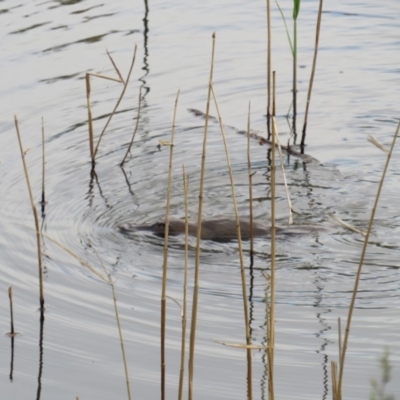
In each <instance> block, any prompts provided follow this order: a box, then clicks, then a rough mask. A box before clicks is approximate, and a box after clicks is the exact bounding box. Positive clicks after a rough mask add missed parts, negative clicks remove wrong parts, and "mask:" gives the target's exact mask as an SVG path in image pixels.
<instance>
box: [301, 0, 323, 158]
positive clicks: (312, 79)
mask: <svg viewBox="0 0 400 400" xmlns="http://www.w3.org/2000/svg"><path fill="white" fill-rule="evenodd" d="M322 5H323V0H320V1H319V9H318V18H317V28H316V32H315V48H314V59H313V65H312V70H311V77H310V84H309V85H308V93H307V105H306V111H305V115H304V124H303V131H302V135H301V144H300V146H301V148H302V151H303V152H304V145H305V140H306V130H307V122H308V110H309V108H310V102H311V92H312V87H313V83H314V76H315V69H316V67H317V55H318V44H319V32H320V30H321V17H322Z"/></svg>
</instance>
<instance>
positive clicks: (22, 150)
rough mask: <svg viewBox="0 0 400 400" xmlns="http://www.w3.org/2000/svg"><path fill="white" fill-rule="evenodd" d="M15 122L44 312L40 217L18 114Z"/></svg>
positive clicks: (41, 308)
mask: <svg viewBox="0 0 400 400" xmlns="http://www.w3.org/2000/svg"><path fill="white" fill-rule="evenodd" d="M14 122H15V129H16V130H17V136H18V143H19V149H20V151H21V159H22V164H23V167H24V173H25V180H26V184H27V186H28V192H29V199H30V201H31V207H32V212H33V218H34V220H35V229H36V244H37V254H38V268H39V301H40V310H41V312H42V314H43V311H44V294H43V266H42V244H41V240H40V228H39V217H38V212H37V208H36V205H35V200H34V198H33V192H32V187H31V182H30V180H29V173H28V167H27V165H26V160H25V152H24V149H23V146H22V139H21V134H20V132H19V125H18V118H17V116H16V115H14Z"/></svg>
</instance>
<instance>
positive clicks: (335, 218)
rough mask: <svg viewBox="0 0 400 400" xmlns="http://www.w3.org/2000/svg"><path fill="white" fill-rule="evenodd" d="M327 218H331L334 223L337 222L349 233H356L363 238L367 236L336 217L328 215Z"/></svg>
mask: <svg viewBox="0 0 400 400" xmlns="http://www.w3.org/2000/svg"><path fill="white" fill-rule="evenodd" d="M329 217H330V218H332V219H333V220H334V221H335V222H337V223H338V224H339V225H340V226H342V227H343V228H346V229H348V230H350V231H353V232H357V233H359V234H360V235H363V236H365V235H366V234H367V233H366V232H364V231H363V230H361V229H358V228H356V227H355V226H354V225H351V224H348V223H347V222H344V221H343V220H342V219H340V218H339V217H337V216H336V215H334V214H329Z"/></svg>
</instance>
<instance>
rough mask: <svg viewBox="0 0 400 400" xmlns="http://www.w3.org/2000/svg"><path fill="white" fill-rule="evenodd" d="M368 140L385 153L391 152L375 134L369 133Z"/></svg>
mask: <svg viewBox="0 0 400 400" xmlns="http://www.w3.org/2000/svg"><path fill="white" fill-rule="evenodd" d="M367 140H368V142H370V143H372V144H373V145H374V146H376V147H377V148H378V149H380V150H382V151H383V152H384V153H386V154H389V150H388V149H387V148H386V147H385V146H384V145H383V144H382V143H380V142H379V141H378V140H377V138H376V137H375V136H372V135H369V136H368V139H367Z"/></svg>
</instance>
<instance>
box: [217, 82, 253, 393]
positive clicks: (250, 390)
mask: <svg viewBox="0 0 400 400" xmlns="http://www.w3.org/2000/svg"><path fill="white" fill-rule="evenodd" d="M211 91H212V95H213V98H214V103H215V107H216V108H217V114H218V119H219V125H220V128H221V134H222V139H223V141H224V148H225V155H226V163H227V165H228V170H229V179H230V184H231V189H232V201H233V208H234V210H235V219H236V230H237V240H238V248H239V260H240V275H241V280H242V298H243V309H244V324H245V334H246V345H247V346H251V336H250V318H249V305H248V301H247V285H246V270H245V268H244V260H243V247H242V235H241V232H240V219H239V211H238V207H237V201H236V193H235V182H234V180H233V172H232V166H231V162H230V158H229V150H228V143H227V141H226V135H225V129H224V124H223V122H222V117H221V113H220V111H219V106H218V101H217V97H216V95H215V91H214V86H213V84H212V83H211ZM249 112H250V110H249ZM247 136H248V135H247ZM246 355H247V396H248V399H249V400H252V399H253V371H252V356H251V348H250V347H248V348H247V350H246Z"/></svg>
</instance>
